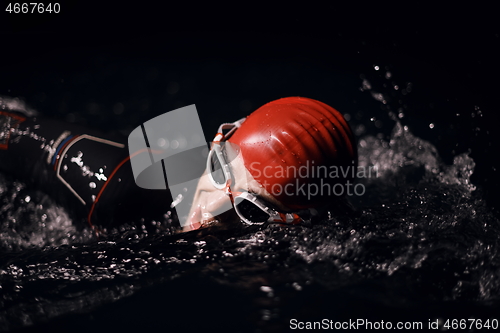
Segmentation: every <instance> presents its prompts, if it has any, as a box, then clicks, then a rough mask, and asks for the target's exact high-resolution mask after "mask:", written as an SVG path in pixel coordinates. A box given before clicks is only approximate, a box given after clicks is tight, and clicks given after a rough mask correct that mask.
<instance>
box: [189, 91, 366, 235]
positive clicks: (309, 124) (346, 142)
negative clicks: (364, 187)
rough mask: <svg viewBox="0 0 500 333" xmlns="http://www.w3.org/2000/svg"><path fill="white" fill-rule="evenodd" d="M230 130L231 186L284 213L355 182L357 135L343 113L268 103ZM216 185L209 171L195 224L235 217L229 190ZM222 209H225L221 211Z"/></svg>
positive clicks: (313, 204)
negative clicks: (232, 131) (206, 220)
mask: <svg viewBox="0 0 500 333" xmlns="http://www.w3.org/2000/svg"><path fill="white" fill-rule="evenodd" d="M231 134H232V135H231V136H230V137H229V138H227V142H228V144H227V150H230V152H229V153H230V154H231V155H232V156H231V157H230V158H229V159H230V163H229V167H230V170H231V172H232V176H231V178H232V179H231V182H230V190H232V191H235V192H236V193H242V192H250V193H251V194H252V195H253V197H256V198H258V199H259V200H260V201H261V202H264V203H266V202H268V203H269V206H270V207H273V208H275V209H276V210H278V211H281V212H293V211H297V210H303V209H309V208H317V207H320V206H323V205H325V204H326V203H327V202H328V201H329V200H332V193H333V192H334V191H333V188H334V187H335V186H337V190H336V191H335V193H338V186H344V185H345V184H346V182H348V181H350V180H352V177H353V172H351V171H352V170H354V169H355V168H356V165H357V151H356V145H355V142H354V136H353V134H352V131H351V129H350V127H349V125H348V124H347V122H346V121H345V119H344V117H343V116H342V115H341V114H340V113H339V112H338V111H337V110H335V109H334V108H332V107H331V106H329V105H327V104H325V103H322V102H319V101H317V100H313V99H309V98H304V97H288V98H282V99H278V100H276V101H272V102H270V103H267V104H265V105H263V106H262V107H260V108H259V109H257V110H256V111H254V112H253V113H252V114H251V115H250V116H248V117H247V118H246V119H245V120H244V121H243V123H242V124H239V123H238V124H237V128H236V130H235V131H234V133H231ZM211 155H212V156H213V155H215V154H211ZM214 185H217V184H214V179H213V177H210V175H209V174H208V173H207V171H206V172H205V174H204V175H203V177H202V178H201V179H200V182H199V184H198V188H197V191H196V194H195V199H194V202H193V207H192V209H191V213H190V216H191V223H192V224H193V222H196V221H197V220H204V219H205V218H207V217H208V220H214V218H215V216H219V219H224V218H226V219H227V218H230V215H231V213H233V214H232V215H233V216H236V214H234V210H233V209H232V207H231V205H232V206H233V207H234V204H235V202H234V200H233V202H231V200H230V199H231V198H228V195H227V194H228V188H223V186H214ZM220 207H224V208H223V209H220ZM222 211H224V212H225V213H224V214H222V215H220V214H218V212H222ZM240 217H241V214H240ZM202 224H203V223H202ZM198 225H199V224H198ZM194 228H196V227H194ZM191 229H192V228H191Z"/></svg>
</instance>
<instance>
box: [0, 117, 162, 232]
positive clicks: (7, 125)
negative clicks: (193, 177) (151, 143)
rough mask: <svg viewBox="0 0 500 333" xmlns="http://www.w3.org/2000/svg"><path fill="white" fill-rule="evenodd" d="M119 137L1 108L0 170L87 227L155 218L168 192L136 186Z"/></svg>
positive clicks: (122, 141)
mask: <svg viewBox="0 0 500 333" xmlns="http://www.w3.org/2000/svg"><path fill="white" fill-rule="evenodd" d="M125 142H126V140H125V138H123V137H113V136H109V135H105V134H102V133H99V132H97V131H93V130H89V129H87V128H84V127H80V126H77V125H73V124H67V123H64V122H61V121H56V120H50V119H42V118H40V117H26V116H24V115H22V114H18V113H15V112H1V111H0V170H2V171H3V172H6V173H9V174H12V175H13V176H15V177H17V178H19V179H21V180H23V181H25V182H27V183H30V184H33V185H35V186H37V187H38V188H40V189H41V190H42V191H44V192H46V193H47V194H49V195H51V196H52V197H54V198H55V199H56V201H58V203H60V204H61V205H64V206H65V207H66V208H67V209H68V210H69V212H70V213H71V214H72V215H73V216H74V217H76V218H78V219H81V220H85V221H86V223H88V224H89V225H91V226H94V225H99V226H102V227H109V226H115V225H118V224H121V223H125V222H134V221H132V220H137V219H141V218H151V219H159V218H161V216H162V214H164V213H165V212H166V211H167V209H168V207H169V205H170V202H171V196H170V193H169V192H168V191H165V190H163V191H161V190H145V189H142V188H139V187H138V186H137V185H136V184H135V181H134V179H133V174H132V169H131V165H130V159H129V156H128V149H127V147H126V144H125Z"/></svg>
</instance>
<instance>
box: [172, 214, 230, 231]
mask: <svg viewBox="0 0 500 333" xmlns="http://www.w3.org/2000/svg"><path fill="white" fill-rule="evenodd" d="M239 222H240V219H239V218H238V216H237V215H236V213H235V212H234V211H229V212H225V213H223V214H221V215H218V216H215V217H211V218H209V219H206V220H202V221H190V222H189V223H188V224H187V225H185V226H184V227H182V229H181V230H180V232H189V231H195V230H200V229H206V228H215V229H227V228H230V227H233V226H234V225H236V224H238V223H239Z"/></svg>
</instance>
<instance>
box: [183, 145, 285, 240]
mask: <svg viewBox="0 0 500 333" xmlns="http://www.w3.org/2000/svg"><path fill="white" fill-rule="evenodd" d="M235 155H236V154H235ZM229 167H230V168H231V172H232V174H233V180H234V183H233V184H232V185H231V191H233V192H238V191H248V192H251V193H254V194H256V195H258V196H259V197H261V198H263V199H264V200H266V201H268V202H269V203H271V204H273V205H274V206H275V207H276V208H278V209H280V210H282V211H287V208H286V207H284V206H283V205H282V204H280V203H279V202H278V201H277V200H276V199H275V198H274V197H272V196H271V195H270V194H269V193H268V192H267V191H266V190H265V189H264V188H263V187H262V186H260V185H259V183H258V182H257V181H256V180H255V179H253V177H252V175H251V174H250V172H249V171H248V170H247V169H246V168H245V165H244V161H243V158H242V156H241V154H238V155H237V156H236V157H234V158H232V159H231V162H230V163H229ZM239 221H240V219H239V217H238V215H237V214H236V212H235V210H234V208H233V205H232V203H231V200H230V198H229V196H228V195H227V194H226V192H225V190H224V189H222V190H221V189H218V188H216V187H215V186H214V185H213V184H212V182H211V181H210V178H209V177H208V175H207V171H206V170H205V172H204V173H203V176H202V177H201V178H200V180H199V182H198V186H197V188H196V192H195V195H194V200H193V205H192V206H191V210H190V212H189V217H188V223H187V225H186V226H184V228H183V231H190V230H195V229H199V228H203V227H207V226H211V225H213V224H215V223H231V222H236V223H238V222H239Z"/></svg>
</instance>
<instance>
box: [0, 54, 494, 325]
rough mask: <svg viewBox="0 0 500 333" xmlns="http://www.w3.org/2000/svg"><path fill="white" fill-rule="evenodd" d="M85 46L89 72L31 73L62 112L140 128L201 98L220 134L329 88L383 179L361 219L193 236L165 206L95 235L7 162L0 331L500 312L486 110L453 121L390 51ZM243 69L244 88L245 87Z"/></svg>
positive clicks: (40, 95) (39, 101)
mask: <svg viewBox="0 0 500 333" xmlns="http://www.w3.org/2000/svg"><path fill="white" fill-rule="evenodd" d="M83 58H84V59H85V60H82V61H83V62H85V63H87V65H88V67H89V68H90V69H84V68H82V69H78V70H77V69H74V70H72V71H70V70H69V69H67V68H66V67H65V66H66V65H65V64H64V63H63V64H62V65H59V67H57V68H56V69H55V70H51V71H50V72H49V71H43V70H40V69H39V72H35V73H33V74H32V82H37V80H39V81H40V82H41V83H38V84H37V83H33V87H31V86H29V87H27V88H26V95H27V97H25V98H26V99H28V101H29V102H31V103H32V104H33V105H34V106H36V107H38V108H39V109H42V112H43V111H45V113H46V114H49V115H51V116H56V117H59V118H63V119H66V120H67V121H73V122H78V123H82V124H87V125H90V126H94V127H98V128H101V129H107V130H123V131H124V132H126V131H127V130H129V129H132V128H134V127H135V126H137V124H138V123H140V122H143V121H145V120H148V119H150V118H152V116H153V115H155V114H160V113H163V112H166V111H167V110H172V109H174V108H175V107H179V106H182V105H185V104H191V103H197V107H198V110H201V111H200V112H201V114H200V117H201V119H202V122H203V124H204V129H205V131H206V133H205V134H206V136H207V137H208V138H209V137H210V136H211V132H212V131H213V130H214V129H215V128H216V127H217V125H218V123H219V122H221V120H222V121H231V120H235V119H238V118H239V115H240V116H241V115H244V114H246V113H248V112H249V111H251V110H252V109H253V108H255V107H258V106H259V105H260V104H263V103H264V102H266V101H267V100H271V99H274V98H278V97H282V96H287V95H304V96H308V97H312V98H318V99H320V100H324V101H325V102H327V103H330V104H332V105H333V106H335V107H337V108H338V109H341V110H342V111H343V112H344V113H345V114H346V117H347V118H348V119H349V121H350V123H351V126H352V127H353V129H354V131H355V133H356V136H357V139H358V149H359V155H360V165H363V166H375V167H376V168H377V170H378V177H373V178H370V179H362V180H361V183H362V184H363V185H364V186H365V187H366V193H365V194H364V195H363V196H362V197H354V198H351V201H352V203H353V205H354V206H355V207H356V208H357V209H358V211H359V216H358V217H338V216H336V214H335V212H331V217H330V218H329V219H327V220H324V221H320V222H319V223H317V224H314V225H306V226H293V227H282V226H279V225H265V226H258V227H257V226H256V227H243V226H241V227H234V228H231V229H228V230H219V229H209V230H205V231H202V232H193V233H187V234H183V235H176V234H174V233H173V232H172V231H171V229H170V228H169V223H170V221H169V219H168V217H166V218H165V220H164V221H155V225H156V226H157V227H156V232H151V231H150V232H149V233H146V232H145V231H144V229H141V228H135V229H134V228H128V229H126V230H125V229H123V230H119V231H117V233H116V234H115V235H114V236H110V237H109V238H108V239H104V240H102V239H101V240H99V241H96V240H95V238H94V235H92V233H91V232H89V231H88V230H87V229H85V228H82V227H81V226H79V225H76V224H75V223H74V222H73V221H72V220H71V219H70V218H69V217H68V214H67V212H65V211H64V209H63V208H62V207H59V206H58V205H57V204H55V203H54V201H53V200H52V199H51V198H50V197H48V196H47V195H45V194H44V193H43V191H39V190H35V189H31V188H28V187H26V185H24V184H23V183H22V182H20V181H18V180H13V179H11V178H9V176H8V175H0V202H1V204H0V221H1V222H2V223H1V227H0V228H1V229H0V250H1V252H0V309H1V311H0V330H3V331H9V330H22V331H30V332H35V331H47V332H49V331H50V332H58V331H61V332H67V331H72V332H88V331H102V332H105V331H126V332H129V331H150V330H161V331H191V330H199V329H219V330H222V331H231V332H238V331H242V332H247V331H248V332H258V331H288V330H289V327H290V326H289V323H290V320H291V319H293V318H295V319H297V320H298V321H315V320H316V321H319V320H322V319H324V318H327V319H331V320H334V321H346V320H349V319H353V320H355V319H358V318H361V319H367V320H371V321H374V322H375V321H381V320H384V321H393V322H394V323H396V322H397V321H419V322H422V323H423V324H424V327H427V326H426V325H427V324H428V321H429V320H432V321H435V320H436V319H439V320H441V322H440V323H441V325H442V324H443V323H444V322H445V321H446V319H454V318H455V319H467V318H481V319H485V320H486V319H494V318H496V319H500V316H499V313H500V253H499V252H500V222H499V219H498V217H497V214H496V211H495V210H494V205H493V204H492V202H493V200H492V199H488V198H491V189H492V186H493V185H492V184H488V181H489V179H491V177H490V176H489V175H490V174H491V173H492V172H494V171H495V169H494V168H495V166H494V165H490V164H489V163H488V161H489V160H488V159H487V158H482V157H481V153H484V152H485V151H487V148H488V147H490V146H491V141H492V140H493V139H492V138H491V137H490V136H489V134H490V133H487V132H486V130H485V129H482V128H481V126H480V124H482V123H484V120H483V112H482V110H481V108H480V107H479V106H477V107H476V108H474V107H473V106H467V107H464V109H465V110H466V111H467V113H464V112H463V111H462V110H460V112H450V111H449V110H448V111H446V112H448V113H446V121H444V120H443V118H442V117H441V118H440V117H437V116H435V115H433V113H439V112H440V110H439V107H440V105H439V103H438V102H435V103H436V105H435V106H434V108H435V109H433V110H431V111H429V110H428V107H427V108H425V110H426V111H425V112H424V111H422V112H420V110H419V108H420V107H421V105H423V104H426V105H428V99H429V97H426V96H423V95H422V93H420V95H417V97H416V98H415V97H412V96H413V95H414V94H418V91H420V92H422V91H425V87H422V86H418V84H417V85H415V84H414V83H413V82H412V81H411V73H410V74H406V75H408V77H409V78H410V80H406V79H403V78H401V76H403V74H401V76H398V70H399V71H400V72H402V73H405V70H406V69H405V68H397V67H396V68H395V67H390V66H388V67H387V68H386V67H385V64H380V65H376V66H378V67H375V66H366V67H358V68H357V71H354V72H349V71H342V70H335V71H334V70H332V68H330V67H328V66H327V65H324V64H317V63H314V62H313V61H311V62H299V65H300V66H298V65H297V60H289V61H284V62H280V63H275V62H272V61H268V62H265V61H264V62H262V63H259V62H255V63H252V64H235V63H229V64H226V63H223V62H220V61H217V60H205V61H203V62H202V63H189V62H183V63H181V64H179V63H175V62H172V63H167V64H160V62H159V61H156V62H155V61H149V62H140V61H130V60H126V59H125V60H124V59H121V58H120V57H116V56H111V55H108V54H106V53H105V52H103V53H101V54H99V55H97V56H90V55H89V56H88V58H87V57H83ZM78 59H80V58H78ZM54 62H56V60H54ZM67 66H69V65H67ZM68 68H69V67H68ZM48 73H51V74H50V75H49V74H48ZM200 73H201V74H200ZM122 76H123V77H122ZM215 77H217V78H218V79H215ZM208 78H210V79H208ZM61 80H62V81H61ZM231 82H236V83H237V84H238V85H239V86H238V87H239V88H234V87H233V89H239V90H242V91H244V92H245V93H243V94H241V93H238V94H236V93H232V92H231V89H232V88H231V87H232V86H233V84H230V83H231ZM42 83H43V84H42ZM210 83H211V84H210ZM274 85H276V86H280V87H281V88H280V90H278V91H277V92H276V91H273V86H274ZM42 86H43V88H41V87H42ZM318 87H320V88H318ZM412 90H413V91H412ZM415 90H417V92H415ZM15 92H16V91H15V89H14V91H13V92H11V93H13V94H14V93H15ZM108 94H109V95H110V97H109V96H107V95H108ZM274 94H281V96H274ZM231 96H233V97H231ZM234 96H236V97H234ZM242 96H247V97H242ZM252 96H257V97H252ZM346 96H347V97H346ZM14 97H15V95H14ZM266 99H267V100H266ZM198 100H200V103H198ZM335 100H338V101H339V102H338V103H339V104H340V106H338V105H337V103H335ZM429 100H432V101H440V99H439V98H437V97H436V98H435V99H432V98H430V99H429ZM138 110H139V111H140V112H139V111H138ZM203 110H205V111H203ZM206 110H211V111H210V112H207V111H206ZM212 110H217V111H212ZM232 110H236V111H232ZM443 112H444V111H443ZM205 126H206V127H205ZM209 131H210V133H208V132H209ZM417 132H418V134H417ZM424 138H425V139H424ZM475 147H483V150H482V151H479V154H477V153H476V154H475V152H477V150H476V149H475ZM469 148H473V149H472V152H471V151H470V150H469ZM478 170H479V174H478ZM488 177H490V178H488ZM487 199H488V200H487ZM153 229H154V228H153ZM148 230H151V228H148Z"/></svg>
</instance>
